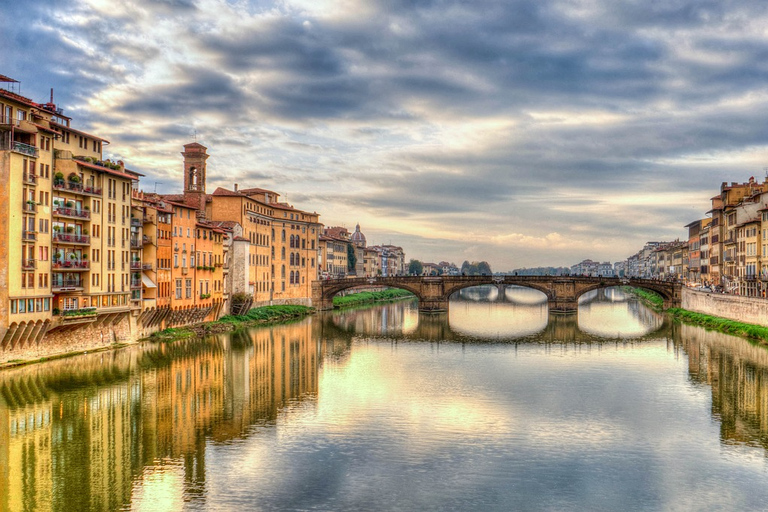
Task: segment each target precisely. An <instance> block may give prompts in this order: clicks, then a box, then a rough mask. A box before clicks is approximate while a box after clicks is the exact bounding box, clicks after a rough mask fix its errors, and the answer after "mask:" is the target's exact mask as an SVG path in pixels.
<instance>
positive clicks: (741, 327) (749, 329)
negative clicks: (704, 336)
mask: <svg viewBox="0 0 768 512" xmlns="http://www.w3.org/2000/svg"><path fill="white" fill-rule="evenodd" d="M667 313H669V314H670V315H672V318H674V319H676V320H680V321H682V322H685V323H687V324H693V325H699V326H701V327H704V328H705V329H711V330H714V331H719V332H723V333H725V334H733V335H734V336H742V337H745V338H752V339H755V340H758V341H760V342H761V343H763V344H768V327H764V326H762V325H755V324H746V323H744V322H737V321H735V320H729V319H727V318H722V317H719V316H712V315H705V314H703V313H694V312H693V311H688V310H687V309H681V308H669V309H668V310H667Z"/></svg>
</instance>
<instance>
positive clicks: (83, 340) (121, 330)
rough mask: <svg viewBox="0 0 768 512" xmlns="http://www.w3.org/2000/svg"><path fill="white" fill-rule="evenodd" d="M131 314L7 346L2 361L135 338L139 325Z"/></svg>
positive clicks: (2, 354)
mask: <svg viewBox="0 0 768 512" xmlns="http://www.w3.org/2000/svg"><path fill="white" fill-rule="evenodd" d="M131 321H132V319H131V318H130V317H128V316H127V315H126V316H124V317H123V318H121V319H120V320H118V321H116V322H114V323H110V324H108V325H96V324H95V323H93V324H84V325H78V326H76V327H73V328H71V329H54V330H52V331H50V332H48V333H46V334H45V336H44V337H43V338H42V340H40V342H39V343H38V342H32V343H27V344H24V345H16V346H13V347H12V346H7V347H5V348H4V349H3V350H0V363H7V362H9V361H16V360H17V361H27V360H30V359H39V358H41V357H52V356H57V355H61V354H69V353H74V352H83V351H90V350H96V349H100V348H105V347H109V346H111V345H113V344H114V343H125V342H131V341H135V339H134V336H133V332H135V326H132V325H131Z"/></svg>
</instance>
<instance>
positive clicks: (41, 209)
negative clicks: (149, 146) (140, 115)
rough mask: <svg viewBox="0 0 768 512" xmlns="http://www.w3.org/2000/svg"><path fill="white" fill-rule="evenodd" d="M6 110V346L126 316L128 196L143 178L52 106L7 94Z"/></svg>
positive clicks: (0, 96) (0, 157)
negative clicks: (113, 158) (105, 318)
mask: <svg viewBox="0 0 768 512" xmlns="http://www.w3.org/2000/svg"><path fill="white" fill-rule="evenodd" d="M1 79H2V80H4V81H8V80H10V79H8V78H7V77H2V78H1ZM0 111H2V119H0V141H1V142H0V148H2V149H0V173H2V179H0V181H2V183H3V187H2V193H0V203H2V208H3V210H2V215H1V216H0V225H2V228H0V237H1V238H3V239H4V241H3V246H4V247H5V248H6V251H7V252H6V253H5V254H1V253H0V260H2V261H0V263H1V264H2V267H3V268H4V271H5V272H6V274H5V275H4V276H3V277H2V279H0V290H2V291H0V302H2V304H3V306H2V309H0V317H2V318H0V328H2V329H3V332H2V333H0V334H2V339H3V348H7V347H8V346H11V347H14V346H24V344H28V343H30V342H32V341H36V342H39V341H40V340H41V339H42V337H43V336H44V335H45V334H46V332H49V331H50V330H51V329H56V328H58V327H62V326H67V327H69V326H71V325H72V324H80V323H89V322H93V321H96V320H98V317H99V316H100V315H113V316H112V317H111V320H113V321H114V320H117V319H118V317H119V315H122V314H124V317H126V318H127V316H128V313H129V311H130V307H131V304H130V268H129V253H130V246H129V243H130V242H129V240H130V224H129V219H130V211H131V192H132V189H133V183H134V182H135V181H136V180H138V178H139V176H141V175H140V174H138V173H134V172H131V171H129V170H127V169H125V166H124V165H123V163H122V162H117V163H114V162H109V161H104V160H103V159H102V148H103V146H104V144H107V143H108V142H107V141H106V140H104V139H102V138H100V137H98V136H95V135H91V134H88V133H85V132H83V131H80V130H77V129H75V128H73V127H72V126H71V119H70V118H69V117H67V116H65V115H63V113H62V111H61V109H57V108H56V106H55V105H54V104H53V103H46V104H38V103H35V102H33V101H32V100H30V99H28V98H25V97H23V96H20V95H18V94H15V93H13V92H11V91H8V90H5V89H0ZM3 285H5V286H3ZM137 307H138V304H137Z"/></svg>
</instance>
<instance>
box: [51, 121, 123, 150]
mask: <svg viewBox="0 0 768 512" xmlns="http://www.w3.org/2000/svg"><path fill="white" fill-rule="evenodd" d="M51 124H52V125H56V126H57V127H59V128H61V129H63V130H69V131H70V132H74V133H77V134H80V135H85V136H87V137H91V138H93V139H97V140H100V141H101V142H106V143H107V144H109V141H108V140H107V139H102V138H101V137H98V136H96V135H92V134H90V133H86V132H83V131H80V130H75V129H74V128H72V127H70V126H67V125H65V124H61V123H57V122H56V121H51Z"/></svg>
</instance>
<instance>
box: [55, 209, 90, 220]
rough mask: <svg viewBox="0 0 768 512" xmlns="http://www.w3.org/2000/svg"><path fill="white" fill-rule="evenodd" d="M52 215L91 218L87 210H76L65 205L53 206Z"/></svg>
mask: <svg viewBox="0 0 768 512" xmlns="http://www.w3.org/2000/svg"><path fill="white" fill-rule="evenodd" d="M53 215H54V216H55V217H70V218H73V219H84V220H91V212H90V211H88V210H78V209H77V208H70V207H66V206H54V207H53Z"/></svg>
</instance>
